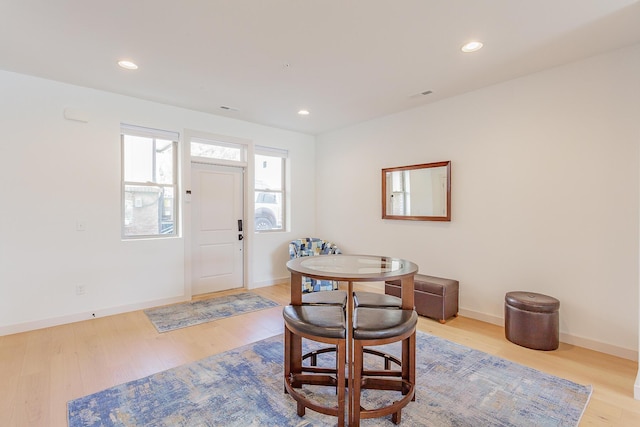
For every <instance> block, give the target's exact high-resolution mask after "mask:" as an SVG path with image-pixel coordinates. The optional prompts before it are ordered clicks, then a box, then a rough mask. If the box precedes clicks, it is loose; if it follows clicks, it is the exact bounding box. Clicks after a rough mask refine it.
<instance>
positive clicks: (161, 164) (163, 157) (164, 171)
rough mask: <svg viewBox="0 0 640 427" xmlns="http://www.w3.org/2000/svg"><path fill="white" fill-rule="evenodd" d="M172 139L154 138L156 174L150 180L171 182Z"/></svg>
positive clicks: (164, 182) (162, 182)
mask: <svg viewBox="0 0 640 427" xmlns="http://www.w3.org/2000/svg"><path fill="white" fill-rule="evenodd" d="M173 148H174V144H173V141H166V140H162V139H156V151H155V155H156V159H155V162H156V176H155V177H154V179H152V180H150V181H151V182H157V183H159V184H173Z"/></svg>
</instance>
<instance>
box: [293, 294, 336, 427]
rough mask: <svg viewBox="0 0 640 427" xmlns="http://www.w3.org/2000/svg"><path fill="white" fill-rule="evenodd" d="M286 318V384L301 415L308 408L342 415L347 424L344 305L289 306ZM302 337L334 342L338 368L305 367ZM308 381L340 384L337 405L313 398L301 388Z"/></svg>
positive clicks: (329, 384) (308, 382) (322, 383)
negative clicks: (320, 401) (315, 400)
mask: <svg viewBox="0 0 640 427" xmlns="http://www.w3.org/2000/svg"><path fill="white" fill-rule="evenodd" d="M282 317H283V318H284V326H285V328H284V387H285V392H287V393H289V394H290V395H291V397H293V398H294V399H295V401H296V402H297V414H298V416H300V417H302V416H304V414H305V410H306V408H309V409H311V410H313V411H316V412H320V413H322V414H326V415H333V416H335V417H337V418H338V426H340V427H343V426H344V418H345V400H346V390H345V389H346V379H345V370H344V366H345V364H346V360H347V359H346V354H347V345H346V336H347V330H346V322H345V315H344V310H343V308H342V307H341V306H340V305H330V304H323V305H288V306H286V307H284V309H283V310H282ZM302 338H306V339H309V340H312V341H317V342H321V343H325V344H329V345H331V346H332V347H331V349H332V351H335V352H336V365H335V366H334V367H331V368H328V367H317V366H315V365H314V366H303V365H302V361H303V359H304V358H305V357H306V356H307V355H303V354H302ZM304 384H312V385H328V386H334V387H336V391H337V404H336V406H327V405H321V404H319V403H317V402H314V401H312V400H310V399H309V398H308V397H307V396H306V395H305V394H304V393H303V392H302V391H298V390H296V389H300V388H301V387H302V386H303V385H304Z"/></svg>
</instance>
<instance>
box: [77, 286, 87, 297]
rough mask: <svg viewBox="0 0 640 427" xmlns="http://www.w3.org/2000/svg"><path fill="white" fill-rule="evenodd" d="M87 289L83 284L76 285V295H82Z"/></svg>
mask: <svg viewBox="0 0 640 427" xmlns="http://www.w3.org/2000/svg"><path fill="white" fill-rule="evenodd" d="M86 291H87V289H86V288H85V286H84V285H76V295H84V294H85V293H86Z"/></svg>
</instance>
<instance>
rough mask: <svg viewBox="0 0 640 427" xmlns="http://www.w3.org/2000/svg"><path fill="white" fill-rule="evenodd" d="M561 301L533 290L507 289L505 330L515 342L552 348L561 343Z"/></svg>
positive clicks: (528, 345)
mask: <svg viewBox="0 0 640 427" xmlns="http://www.w3.org/2000/svg"><path fill="white" fill-rule="evenodd" d="M559 309H560V301H558V300H557V299H555V298H553V297H550V296H548V295H543V294H537V293H535V292H523V291H516V292H507V294H506V295H505V298H504V333H505V336H506V338H507V339H508V340H509V341H511V342H512V343H514V344H518V345H521V346H523V347H527V348H532V349H534V350H555V349H557V348H558V346H559V343H560V332H559V327H560V326H559V325H560V314H559V312H558V310H559Z"/></svg>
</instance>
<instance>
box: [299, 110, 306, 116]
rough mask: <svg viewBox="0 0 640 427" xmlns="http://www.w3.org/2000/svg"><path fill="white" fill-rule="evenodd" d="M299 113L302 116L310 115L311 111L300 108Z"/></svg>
mask: <svg viewBox="0 0 640 427" xmlns="http://www.w3.org/2000/svg"><path fill="white" fill-rule="evenodd" d="M298 114H300V115H301V116H308V115H309V111H307V110H300V111H298Z"/></svg>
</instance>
